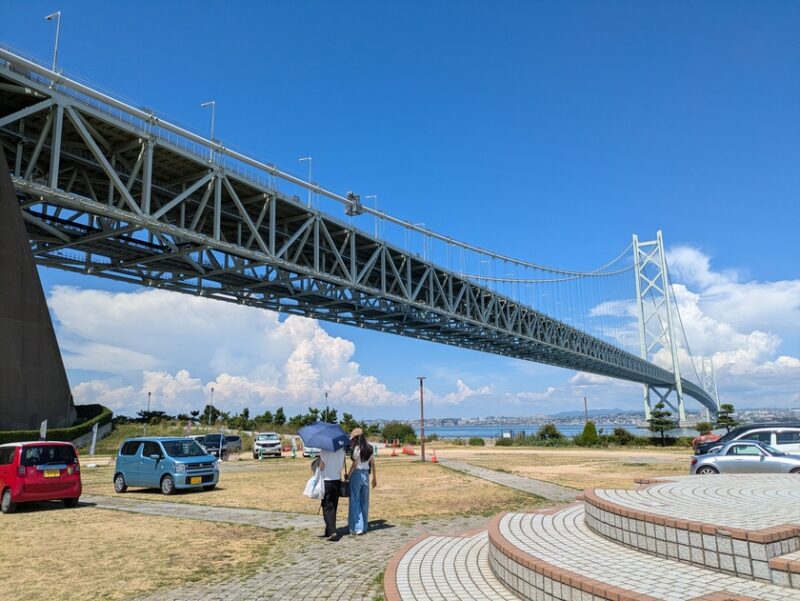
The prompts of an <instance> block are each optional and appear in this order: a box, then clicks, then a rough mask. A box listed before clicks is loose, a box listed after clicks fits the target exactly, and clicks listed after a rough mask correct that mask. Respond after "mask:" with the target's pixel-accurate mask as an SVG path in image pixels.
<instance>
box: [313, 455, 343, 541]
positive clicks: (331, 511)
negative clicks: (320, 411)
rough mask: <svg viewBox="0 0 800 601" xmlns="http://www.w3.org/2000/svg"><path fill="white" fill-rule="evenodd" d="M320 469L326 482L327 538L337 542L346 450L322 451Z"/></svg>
mask: <svg viewBox="0 0 800 601" xmlns="http://www.w3.org/2000/svg"><path fill="white" fill-rule="evenodd" d="M319 459H320V462H319V469H320V471H321V472H322V479H323V480H324V481H325V496H324V497H323V498H322V517H323V519H324V520H325V536H326V537H327V539H328V540H331V541H332V540H336V511H337V510H338V509H339V488H340V487H341V485H342V468H343V467H344V449H339V450H338V451H326V450H322V451H321V452H320V454H319Z"/></svg>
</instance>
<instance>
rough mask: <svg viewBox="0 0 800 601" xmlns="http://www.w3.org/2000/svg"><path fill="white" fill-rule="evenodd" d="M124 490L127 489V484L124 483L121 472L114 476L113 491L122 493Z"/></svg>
mask: <svg viewBox="0 0 800 601" xmlns="http://www.w3.org/2000/svg"><path fill="white" fill-rule="evenodd" d="M126 490H128V485H127V484H126V483H125V476H123V475H122V474H117V475H116V476H114V491H115V492H118V493H123V492H125V491H126Z"/></svg>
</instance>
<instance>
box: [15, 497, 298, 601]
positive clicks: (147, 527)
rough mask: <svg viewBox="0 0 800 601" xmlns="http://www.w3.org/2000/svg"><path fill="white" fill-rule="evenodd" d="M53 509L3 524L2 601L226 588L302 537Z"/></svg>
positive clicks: (28, 511) (27, 510)
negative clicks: (223, 584)
mask: <svg viewBox="0 0 800 601" xmlns="http://www.w3.org/2000/svg"><path fill="white" fill-rule="evenodd" d="M49 506H50V504H36V505H35V506H27V507H26V506H22V507H21V508H20V509H18V510H17V513H14V514H11V515H3V516H0V582H4V583H5V585H4V586H3V592H2V599H3V600H4V601H17V600H19V601H23V600H24V601H27V600H29V599H50V600H62V599H64V600H67V599H122V598H127V597H132V596H136V595H140V594H144V593H147V592H150V591H153V590H156V589H158V588H161V587H167V588H168V587H173V586H177V585H180V584H185V583H189V582H198V581H203V582H214V581H220V580H223V579H225V580H227V579H230V578H233V577H236V576H245V575H247V574H250V573H253V572H254V571H255V570H256V569H257V568H258V567H259V566H261V565H263V564H264V563H266V562H267V561H268V560H269V559H270V558H272V557H274V556H275V555H276V554H279V553H281V549H282V548H287V547H286V546H287V545H293V544H296V542H295V541H294V538H297V537H299V536H300V535H299V534H296V533H292V532H289V531H268V530H264V529H262V528H256V527H251V526H238V525H230V524H218V523H213V522H197V521H193V520H181V519H175V518H167V517H157V516H146V515H137V514H131V513H124V512H119V511H107V510H103V509H93V508H91V507H79V508H76V509H61V508H60V507H61V504H60V503H54V504H52V507H53V509H50V508H49ZM55 507H58V509H55ZM212 548H213V549H214V552H213V553H209V549H212Z"/></svg>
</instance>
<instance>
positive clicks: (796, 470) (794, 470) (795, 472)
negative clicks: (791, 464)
mask: <svg viewBox="0 0 800 601" xmlns="http://www.w3.org/2000/svg"><path fill="white" fill-rule="evenodd" d="M789 473H790V474H800V467H796V468H794V469H793V470H792V471H791V472H789Z"/></svg>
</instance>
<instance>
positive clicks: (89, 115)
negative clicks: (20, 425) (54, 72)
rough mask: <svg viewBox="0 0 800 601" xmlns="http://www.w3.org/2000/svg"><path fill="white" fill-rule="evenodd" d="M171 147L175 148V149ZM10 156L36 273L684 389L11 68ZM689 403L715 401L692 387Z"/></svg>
mask: <svg viewBox="0 0 800 601" xmlns="http://www.w3.org/2000/svg"><path fill="white" fill-rule="evenodd" d="M173 138H174V136H173ZM0 142H2V144H3V146H4V148H5V151H6V154H7V156H8V157H9V167H10V169H11V171H12V174H13V180H14V184H15V187H16V189H17V192H18V194H19V199H20V207H21V210H22V211H23V216H24V218H25V220H26V226H27V229H28V232H29V235H30V238H31V244H32V248H33V251H34V253H35V256H36V259H37V261H38V262H39V264H41V265H46V266H49V267H57V268H60V269H66V270H71V271H77V272H82V273H90V274H93V275H96V276H100V277H106V278H113V279H118V280H123V281H127V282H132V283H136V284H141V285H146V286H154V287H160V288H165V289H169V290H175V291H179V292H184V293H188V294H195V295H202V296H207V297H211V298H216V299H220V300H225V301H230V302H237V303H242V304H246V305H251V306H256V307H262V308H266V309H272V310H277V311H282V312H284V313H291V314H299V315H307V316H310V317H315V318H318V319H323V320H328V321H333V322H337V323H345V324H350V325H353V326H357V327H363V328H370V329H374V330H379V331H382V332H389V333H394V334H400V335H404V336H412V337H416V338H421V339H425V340H430V341H433V342H439V343H444V344H450V345H455V346H460V347H464V348H470V349H474V350H478V351H483V352H490V353H495V354H499V355H505V356H509V357H516V358H520V359H525V360H530V361H536V362H540V363H547V364H550V365H556V366H560V367H565V368H569V369H576V370H581V371H586V372H591V373H595V374H601V375H606V376H610V377H614V378H621V379H625V380H630V381H634V382H641V383H645V384H650V385H653V386H663V387H669V386H670V385H671V383H672V382H673V377H672V374H671V373H670V372H669V371H667V370H664V369H662V368H660V367H658V366H656V365H653V364H651V363H649V362H647V361H645V360H643V359H641V358H640V357H637V356H635V355H632V354H631V353H628V352H626V351H624V350H622V349H620V348H618V347H616V346H614V345H612V344H609V343H608V342H605V341H603V340H601V339H599V338H597V337H595V336H592V335H591V334H589V333H587V332H583V331H581V330H578V329H575V328H573V327H571V326H569V325H567V324H564V323H562V322H559V321H557V320H555V319H553V318H550V317H548V316H547V315H544V314H542V313H540V312H538V311H536V310H535V309H533V308H531V307H528V306H524V305H521V304H519V303H517V302H515V301H513V300H512V299H509V298H507V297H504V296H502V295H499V294H497V293H495V292H494V291H492V290H490V289H488V288H485V287H482V286H479V285H477V284H476V283H474V282H472V281H470V280H469V279H467V278H465V277H463V276H461V275H459V274H457V273H453V272H451V271H449V270H446V269H443V268H441V267H439V266H437V265H433V264H431V263H429V262H428V261H425V260H424V259H423V258H421V257H419V256H417V255H412V254H409V253H408V252H406V251H404V250H402V249H399V248H396V247H393V246H391V245H389V244H387V243H386V242H384V241H381V240H378V239H375V238H373V237H371V236H369V235H367V234H365V233H364V232H362V231H359V230H357V229H356V228H354V227H353V226H352V225H350V224H348V223H345V222H343V221H340V220H338V219H335V218H333V217H332V216H330V215H327V214H322V213H320V212H317V211H314V210H312V209H310V208H309V207H307V206H304V205H303V204H301V203H300V202H299V200H298V199H297V197H290V196H287V195H284V194H282V193H281V192H280V191H278V190H277V189H276V187H275V186H274V183H273V182H270V180H269V174H268V173H266V172H265V173H262V174H260V175H259V174H255V175H254V174H253V173H243V172H242V169H241V168H240V166H238V165H234V164H233V163H232V162H231V161H229V160H227V159H226V158H225V157H224V156H223V155H224V153H218V154H217V155H216V156H214V157H213V160H210V157H209V155H208V154H202V153H200V152H199V151H197V150H196V149H194V148H192V147H190V145H188V144H181V141H180V140H178V139H172V138H170V137H169V136H166V135H164V134H163V132H161V131H160V130H159V128H158V126H157V122H155V121H151V122H145V121H142V120H141V119H137V118H136V117H132V116H128V115H125V114H120V115H115V114H111V112H110V111H109V110H108V108H107V107H103V106H102V105H100V106H92V105H90V104H88V103H86V102H84V101H82V100H79V99H76V98H75V97H74V94H72V93H71V91H70V90H69V89H68V87H67V86H60V87H58V86H57V87H56V88H55V89H53V88H51V87H50V86H49V85H48V82H45V81H39V80H38V78H37V77H36V76H35V74H32V73H30V72H26V71H25V70H20V69H11V68H9V63H8V62H6V63H5V65H3V63H2V62H0ZM684 392H686V393H687V394H689V395H690V396H693V397H694V398H696V399H697V400H699V401H700V402H701V403H703V404H704V405H706V406H709V407H712V405H713V401H711V399H710V397H708V395H707V394H706V393H705V392H704V391H703V390H702V389H700V387H699V386H696V385H694V384H693V383H691V382H689V381H685V384H684Z"/></svg>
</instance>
